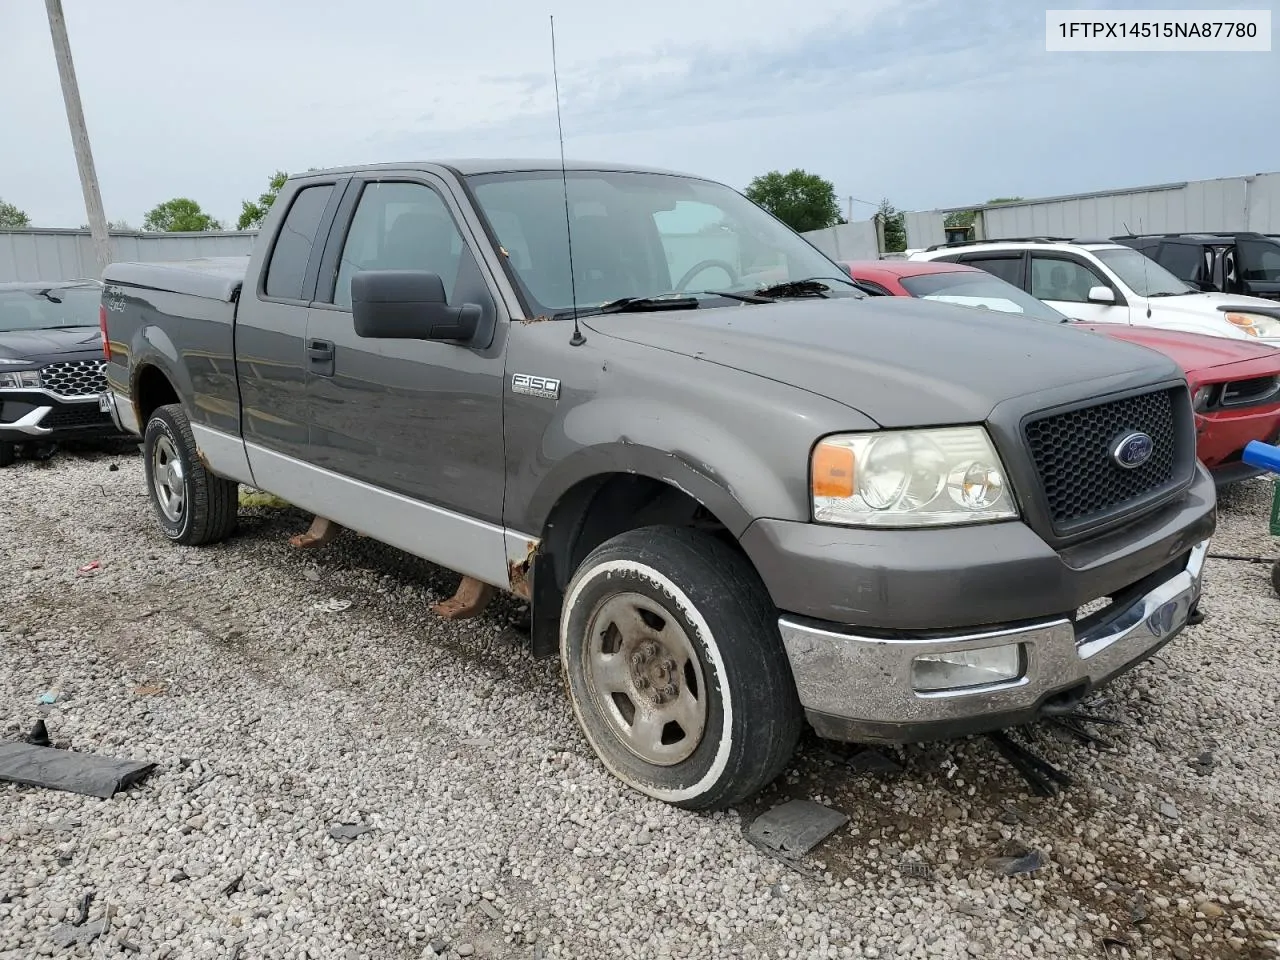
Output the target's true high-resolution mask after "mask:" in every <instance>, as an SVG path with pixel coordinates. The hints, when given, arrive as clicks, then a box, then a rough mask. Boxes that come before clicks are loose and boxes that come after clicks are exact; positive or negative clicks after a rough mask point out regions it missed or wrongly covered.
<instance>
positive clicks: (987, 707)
mask: <svg viewBox="0 0 1280 960" xmlns="http://www.w3.org/2000/svg"><path fill="white" fill-rule="evenodd" d="M1208 548H1209V541H1208V540H1207V539H1206V540H1203V541H1201V542H1200V543H1198V544H1196V545H1195V546H1194V547H1193V548H1192V549H1191V550H1190V551H1189V552H1187V553H1186V554H1183V555H1182V556H1181V557H1180V558H1179V559H1178V560H1176V561H1174V562H1173V563H1172V564H1170V565H1169V566H1166V567H1165V568H1163V569H1161V570H1159V571H1157V572H1156V573H1155V574H1152V575H1150V576H1148V577H1147V578H1144V580H1143V581H1141V582H1139V583H1138V584H1135V585H1134V586H1133V587H1132V588H1130V589H1129V590H1128V591H1126V592H1124V593H1123V594H1121V595H1119V596H1117V597H1115V598H1113V602H1112V604H1111V606H1110V607H1108V608H1107V609H1105V610H1103V611H1101V612H1100V613H1098V614H1095V615H1093V616H1090V617H1086V618H1084V619H1082V620H1079V621H1073V620H1072V619H1071V618H1067V617H1059V618H1054V619H1050V620H1042V621H1040V622H1034V623H1029V624H1024V625H1020V626H1014V627H1008V628H1004V629H994V630H991V629H989V630H985V631H982V632H964V633H953V634H948V635H937V634H934V635H928V636H904V635H897V636H894V635H885V636H868V635H862V634H859V633H857V632H853V631H846V630H844V629H841V628H840V627H839V626H838V625H836V624H829V623H828V624H822V623H818V622H815V621H808V620H804V619H801V618H797V617H792V616H783V617H782V618H781V619H780V620H779V627H780V629H781V632H782V639H783V643H784V644H785V646H786V650H787V656H788V658H789V659H790V661H791V670H792V673H793V675H794V677H795V680H796V686H797V689H798V691H799V695H800V701H801V703H802V704H803V705H804V708H805V712H806V714H807V716H808V718H809V722H810V723H811V724H812V725H813V727H814V729H815V730H816V731H817V733H818V734H819V736H823V737H827V738H829V739H834V740H848V741H863V742H877V743H908V742H916V741H923V740H938V739H948V738H951V737H957V736H965V735H968V734H972V733H979V732H982V731H985V730H994V729H999V728H1002V727H1007V726H1012V725H1016V724H1019V723H1025V722H1028V721H1030V720H1032V719H1034V718H1035V717H1037V716H1040V715H1044V714H1052V713H1065V712H1068V711H1070V710H1071V709H1073V708H1074V707H1075V705H1076V704H1078V703H1079V702H1080V700H1081V699H1082V698H1084V697H1085V696H1087V695H1088V694H1089V693H1090V692H1091V691H1092V690H1095V689H1097V688H1098V687H1100V686H1102V685H1103V684H1105V683H1107V682H1108V681H1110V680H1111V679H1113V678H1114V677H1116V676H1117V675H1119V674H1121V673H1123V672H1124V671H1126V670H1128V669H1129V668H1130V667H1132V666H1134V665H1136V664H1138V663H1140V662H1142V661H1143V660H1145V659H1146V658H1148V657H1150V656H1151V655H1152V654H1153V653H1155V652H1156V651H1157V650H1159V649H1160V648H1161V647H1163V646H1164V645H1165V644H1166V643H1168V642H1169V641H1170V640H1172V639H1173V638H1174V637H1175V636H1177V635H1178V633H1180V632H1181V631H1182V629H1183V628H1184V627H1185V626H1186V625H1187V622H1188V620H1189V619H1190V618H1191V617H1192V615H1193V613H1194V612H1195V610H1196V606H1197V604H1198V603H1199V601H1200V588H1201V575H1202V571H1203V567H1204V559H1205V555H1206V554H1207V552H1208ZM1005 644H1019V645H1020V646H1021V654H1022V655H1021V657H1020V659H1019V662H1020V664H1021V673H1020V675H1019V676H1018V677H1016V678H1012V679H1009V680H1003V681H1000V682H997V683H991V684H987V685H985V686H981V687H967V688H961V689H951V690H942V691H929V692H920V691H917V690H915V689H913V686H912V663H913V661H914V660H915V659H916V658H917V657H919V656H921V655H923V654H934V653H955V652H958V651H962V650H975V649H980V648H984V647H992V646H999V645H1005Z"/></svg>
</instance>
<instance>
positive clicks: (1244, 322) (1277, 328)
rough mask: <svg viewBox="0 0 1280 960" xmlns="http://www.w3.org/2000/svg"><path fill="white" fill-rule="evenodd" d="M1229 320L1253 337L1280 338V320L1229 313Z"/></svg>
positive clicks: (1249, 314)
mask: <svg viewBox="0 0 1280 960" xmlns="http://www.w3.org/2000/svg"><path fill="white" fill-rule="evenodd" d="M1227 319H1228V320H1230V321H1231V322H1232V323H1234V324H1235V325H1236V326H1237V327H1239V328H1240V329H1241V330H1242V331H1243V332H1244V333H1247V334H1248V335H1249V336H1251V337H1266V338H1268V339H1271V338H1274V337H1280V320H1277V319H1275V317H1264V316H1262V315H1261V314H1258V313H1235V312H1232V313H1228V314H1227Z"/></svg>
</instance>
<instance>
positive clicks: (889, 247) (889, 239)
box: [876, 199, 907, 253]
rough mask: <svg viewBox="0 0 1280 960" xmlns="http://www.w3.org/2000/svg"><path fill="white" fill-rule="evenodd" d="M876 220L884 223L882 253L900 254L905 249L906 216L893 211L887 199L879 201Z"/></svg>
mask: <svg viewBox="0 0 1280 960" xmlns="http://www.w3.org/2000/svg"><path fill="white" fill-rule="evenodd" d="M876 219H878V220H882V221H883V222H884V252H885V253H902V251H904V250H906V249H907V215H906V214H905V213H902V212H901V211H899V210H895V209H894V206H893V204H892V203H890V202H889V201H888V200H887V199H885V200H881V201H880V207H879V209H878V210H876Z"/></svg>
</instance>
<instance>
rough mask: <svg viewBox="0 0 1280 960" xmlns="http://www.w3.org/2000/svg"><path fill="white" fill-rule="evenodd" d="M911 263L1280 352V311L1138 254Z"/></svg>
mask: <svg viewBox="0 0 1280 960" xmlns="http://www.w3.org/2000/svg"><path fill="white" fill-rule="evenodd" d="M909 259H911V260H945V261H948V262H952V263H963V264H966V265H967V266H971V267H981V268H982V269H983V270H986V271H988V272H989V273H993V274H995V275H996V276H997V277H1000V278H1001V279H1003V280H1007V281H1009V282H1010V283H1012V284H1015V285H1016V286H1019V287H1021V288H1022V289H1023V290H1025V291H1027V292H1028V293H1030V294H1031V295H1032V296H1033V297H1035V298H1037V299H1038V300H1043V301H1044V302H1045V303H1048V304H1049V305H1050V306H1053V307H1055V308H1056V309H1058V310H1059V311H1061V312H1062V313H1065V314H1066V315H1067V316H1069V317H1074V318H1077V319H1080V320H1087V321H1089V322H1091V323H1127V324H1132V325H1135V326H1150V327H1163V328H1165V329H1166V330H1182V331H1185V332H1187V333H1207V334H1210V335H1212V336H1218V337H1232V338H1236V339H1240V338H1245V339H1253V340H1256V341H1260V342H1262V343H1266V344H1269V345H1271V346H1273V347H1280V305H1277V304H1276V302H1275V301H1273V300H1263V299H1262V298H1260V297H1246V296H1236V295H1234V294H1227V293H1201V292H1200V291H1199V290H1197V289H1195V288H1194V287H1192V286H1190V285H1188V284H1186V283H1183V282H1182V281H1181V280H1179V279H1178V278H1177V277H1175V276H1174V275H1173V274H1172V273H1170V272H1169V271H1168V270H1166V269H1165V268H1164V267H1162V266H1160V264H1158V263H1156V262H1155V261H1154V260H1152V259H1150V258H1149V257H1146V256H1144V255H1143V254H1141V253H1139V252H1138V251H1137V250H1134V249H1133V248H1132V247H1126V246H1123V245H1121V244H1118V243H1112V242H1110V241H1097V242H1089V241H1084V240H1080V241H1065V240H1055V239H1027V240H990V241H977V242H974V241H965V242H961V243H952V244H941V245H939V246H936V247H930V248H929V249H927V250H922V251H919V252H917V253H913V254H911V255H910V257H909Z"/></svg>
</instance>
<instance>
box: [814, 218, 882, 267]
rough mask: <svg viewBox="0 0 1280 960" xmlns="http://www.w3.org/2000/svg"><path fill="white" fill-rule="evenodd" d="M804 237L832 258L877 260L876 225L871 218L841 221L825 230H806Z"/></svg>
mask: <svg viewBox="0 0 1280 960" xmlns="http://www.w3.org/2000/svg"><path fill="white" fill-rule="evenodd" d="M804 238H805V239H806V240H808V241H809V242H810V243H812V244H813V245H814V246H815V247H817V248H818V249H819V250H821V251H822V252H823V253H825V254H826V255H827V256H828V257H831V258H832V259H833V260H878V259H879V258H880V250H879V247H878V245H877V243H876V225H875V223H874V222H873V221H871V220H855V221H853V222H852V223H841V224H838V225H837V226H834V227H827V228H826V229H825V230H808V231H806V232H805V234H804Z"/></svg>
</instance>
